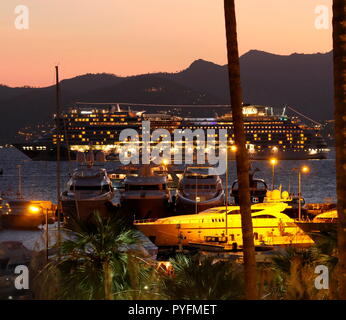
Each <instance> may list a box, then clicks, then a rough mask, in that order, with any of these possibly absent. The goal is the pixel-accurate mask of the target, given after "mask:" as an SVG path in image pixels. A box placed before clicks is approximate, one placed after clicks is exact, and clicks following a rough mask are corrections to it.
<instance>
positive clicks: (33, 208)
mask: <svg viewBox="0 0 346 320" xmlns="http://www.w3.org/2000/svg"><path fill="white" fill-rule="evenodd" d="M43 211H44V210H43V207H41V206H35V205H31V206H29V212H30V213H32V214H38V213H40V212H43ZM45 218H46V221H45V222H46V232H45V240H46V262H48V208H46V214H45Z"/></svg>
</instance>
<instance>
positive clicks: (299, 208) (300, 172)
mask: <svg viewBox="0 0 346 320" xmlns="http://www.w3.org/2000/svg"><path fill="white" fill-rule="evenodd" d="M292 170H293V171H298V219H299V220H301V219H302V191H301V189H302V187H301V184H302V183H301V180H302V173H308V172H309V171H310V168H309V167H308V166H302V167H301V168H293V169H292Z"/></svg>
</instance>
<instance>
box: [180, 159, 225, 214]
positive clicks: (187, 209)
mask: <svg viewBox="0 0 346 320" xmlns="http://www.w3.org/2000/svg"><path fill="white" fill-rule="evenodd" d="M210 170H211V171H213V168H212V167H209V166H190V167H187V168H186V169H185V172H184V174H183V176H182V178H181V180H180V181H179V185H178V190H177V199H176V212H177V214H192V213H198V212H200V211H203V210H206V209H208V208H212V207H217V206H222V205H224V203H225V193H224V190H223V187H222V181H221V178H220V177H219V176H218V175H217V174H210V172H209V171H210Z"/></svg>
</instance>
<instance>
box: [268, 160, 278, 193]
mask: <svg viewBox="0 0 346 320" xmlns="http://www.w3.org/2000/svg"><path fill="white" fill-rule="evenodd" d="M277 163H278V160H277V159H276V158H271V159H270V164H271V165H272V190H274V179H275V166H276V165H277Z"/></svg>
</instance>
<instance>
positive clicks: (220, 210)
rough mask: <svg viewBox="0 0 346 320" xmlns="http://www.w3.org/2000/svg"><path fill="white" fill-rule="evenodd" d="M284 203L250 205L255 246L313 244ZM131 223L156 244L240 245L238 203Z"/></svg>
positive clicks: (237, 246)
mask: <svg viewBox="0 0 346 320" xmlns="http://www.w3.org/2000/svg"><path fill="white" fill-rule="evenodd" d="M287 206H288V205H287V204H286V203H259V204H254V205H252V206H251V209H252V223H253V231H254V240H255V245H256V246H259V247H261V246H263V245H270V246H274V245H311V244H313V240H312V239H311V237H310V236H309V235H307V234H306V233H305V232H304V231H303V230H302V229H301V228H300V227H299V226H298V225H297V224H296V223H295V221H294V220H293V219H291V218H290V217H288V216H287V215H286V214H284V213H283V211H284V210H285V209H286V207H287ZM226 210H227V223H226ZM134 225H135V226H136V227H137V228H138V229H139V230H140V231H141V232H143V233H144V234H145V235H146V236H147V237H148V238H149V239H150V240H151V241H152V242H153V243H154V244H155V245H156V246H158V247H177V246H178V247H180V246H187V247H188V246H189V247H193V246H194V245H195V244H197V245H201V244H206V245H208V244H209V245H212V246H217V247H222V248H224V249H226V248H232V249H236V248H242V246H243V239H242V229H241V215H240V207H239V206H228V207H225V206H222V207H217V208H210V209H207V210H205V211H203V212H200V213H198V214H192V215H181V216H172V217H167V218H162V219H157V220H155V221H152V220H149V221H146V220H137V221H135V223H134Z"/></svg>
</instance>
